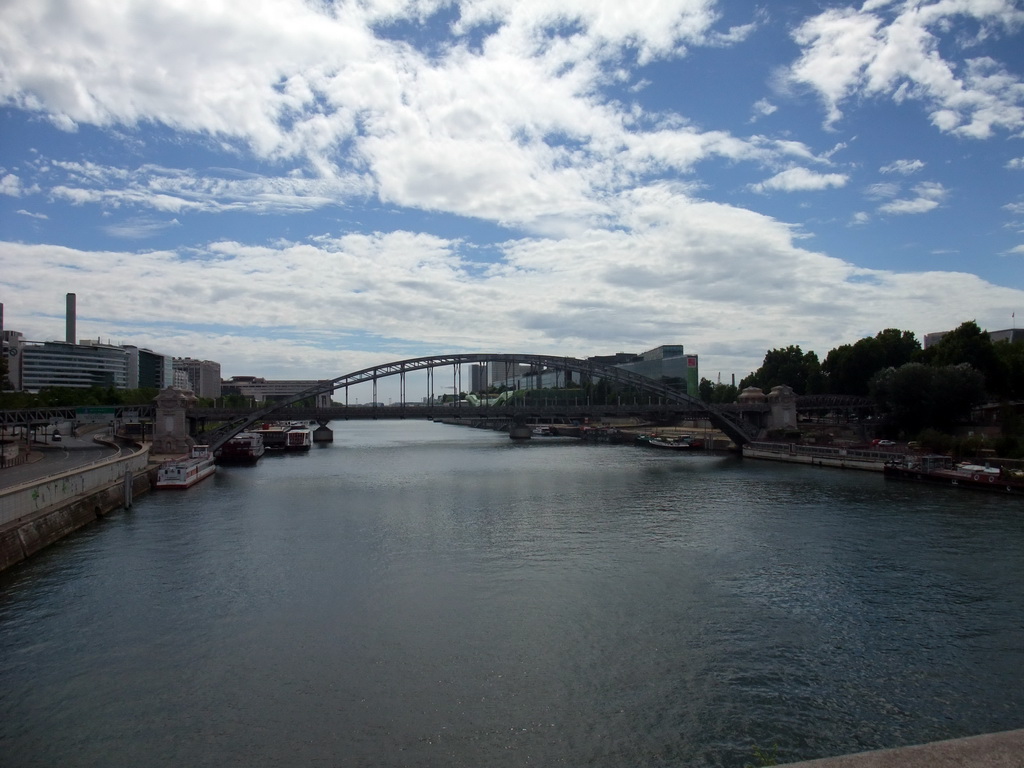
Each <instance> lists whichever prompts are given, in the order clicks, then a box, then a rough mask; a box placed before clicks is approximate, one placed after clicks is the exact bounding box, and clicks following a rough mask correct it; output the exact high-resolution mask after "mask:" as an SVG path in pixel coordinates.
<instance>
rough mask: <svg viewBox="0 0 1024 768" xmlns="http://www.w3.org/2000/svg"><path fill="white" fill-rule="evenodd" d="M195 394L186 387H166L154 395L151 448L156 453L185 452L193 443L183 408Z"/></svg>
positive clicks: (193, 400)
mask: <svg viewBox="0 0 1024 768" xmlns="http://www.w3.org/2000/svg"><path fill="white" fill-rule="evenodd" d="M195 401H196V396H195V395H193V394H192V393H191V392H190V391H188V390H186V389H175V388H174V387H168V388H167V389H164V390H161V391H160V394H159V395H157V396H156V416H155V418H154V419H153V448H152V451H153V453H155V454H158V455H178V454H187V453H188V452H189V449H190V448H191V447H192V446H193V445H195V442H196V441H195V440H193V439H192V438H191V437H189V434H188V420H187V419H186V418H185V410H186V409H187V408H188V407H189V406H190V405H192V404H193V403H195Z"/></svg>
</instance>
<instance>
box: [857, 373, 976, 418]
mask: <svg viewBox="0 0 1024 768" xmlns="http://www.w3.org/2000/svg"><path fill="white" fill-rule="evenodd" d="M870 391H871V396H872V397H873V398H874V400H875V402H876V403H877V404H878V407H879V409H880V410H881V411H882V412H883V413H885V414H887V415H888V416H889V419H890V421H891V423H892V425H893V427H894V428H895V429H896V431H897V432H899V433H901V434H904V435H917V434H918V433H919V432H921V431H922V430H924V429H925V428H934V429H939V430H945V431H952V429H953V427H954V426H955V425H956V424H957V423H959V422H961V421H964V420H966V419H967V418H969V417H970V413H971V409H972V408H973V407H974V406H976V405H978V404H980V403H982V402H984V400H985V380H984V377H983V376H982V375H981V374H980V373H979V372H978V371H976V370H974V368H972V367H971V366H969V365H966V364H961V365H947V366H943V367H941V368H937V367H934V366H928V365H924V364H923V363H907V364H906V365H901V366H900V367H899V368H892V367H890V368H883V369H882V370H881V371H879V372H878V373H876V374H875V376H874V377H873V378H872V379H871V385H870Z"/></svg>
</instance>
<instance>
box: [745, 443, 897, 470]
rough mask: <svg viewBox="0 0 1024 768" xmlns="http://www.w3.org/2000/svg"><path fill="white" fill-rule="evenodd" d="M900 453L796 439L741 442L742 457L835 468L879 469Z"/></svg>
mask: <svg viewBox="0 0 1024 768" xmlns="http://www.w3.org/2000/svg"><path fill="white" fill-rule="evenodd" d="M901 456H902V454H901V453H893V452H891V451H878V450H871V449H867V448H834V447H830V446H821V445H799V444H798V443H761V442H755V443H747V444H746V445H744V446H743V458H745V459H763V460H765V461H785V462H789V463H792V464H809V465H811V466H817V467H835V468H838V469H861V470H867V471H869V472H881V471H882V470H883V469H884V468H885V463H886V462H887V461H893V460H894V459H899V458H900V457H901Z"/></svg>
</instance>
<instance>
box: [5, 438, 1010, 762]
mask: <svg viewBox="0 0 1024 768" xmlns="http://www.w3.org/2000/svg"><path fill="white" fill-rule="evenodd" d="M334 426H335V428H336V433H335V437H336V442H335V443H334V444H333V445H330V446H325V447H317V448H315V449H314V450H313V451H312V452H310V453H309V454H307V455H303V456H288V455H285V456H267V457H265V458H264V459H263V460H261V462H260V464H259V465H258V466H256V467H253V468H248V467H239V468H221V470H220V471H218V474H217V475H216V476H215V477H214V478H212V479H211V480H208V481H205V482H204V483H203V484H201V485H199V486H196V487H194V488H192V489H190V490H189V491H187V492H185V493H169V492H168V493H153V494H150V495H148V496H145V497H143V498H142V499H140V500H139V501H138V503H137V505H136V506H135V508H134V509H133V510H131V511H129V512H125V513H119V514H116V515H113V516H111V517H110V518H108V519H106V520H104V521H103V522H101V523H100V524H98V525H95V526H92V527H90V528H88V529H86V530H85V531H83V532H81V533H79V534H77V535H75V536H73V537H71V538H69V539H67V540H65V541H64V542H61V543H59V544H57V545H55V546H54V547H53V548H51V549H50V550H49V551H47V552H45V553H43V554H41V555H40V556H38V557H36V558H35V559H33V560H32V561H31V562H29V563H27V564H24V565H23V566H21V567H17V568H15V569H13V570H12V571H10V572H8V573H6V574H4V575H2V576H0V644H2V647H3V649H4V658H5V663H4V664H3V665H0V743H2V745H3V748H2V754H3V760H2V762H3V764H4V765H5V766H12V767H13V768H17V767H20V766H53V765H61V766H85V765H103V766H138V765H147V766H171V765H174V766H181V765H188V766H206V765H209V766H227V765H239V766H242V765H244V766H262V765H266V766H278V765H303V766H348V765H353V766H437V765H444V766H483V765H486V766H502V765H507V766H521V765H526V764H534V765H544V766H546V765H568V766H579V765H591V766H623V765H631V766H633V765H636V766H662V765H664V766H680V765H722V766H740V765H743V764H744V763H746V762H752V760H753V748H754V747H755V746H760V747H763V748H768V747H770V746H771V745H772V744H778V746H779V756H780V758H781V759H784V760H787V761H789V760H795V759H801V758H811V757H818V756H824V755H829V754H838V753H842V752H849V751H854V750H862V749H870V748H875V747H888V746H897V745H900V744H908V743H916V742H922V741H928V740H932V739H937V738H947V737H954V736H962V735H969V734H973V733H981V732H987V731H994V730H1002V729H1007V728H1016V727H1021V726H1022V725H1024V694H1022V691H1024V658H1022V657H1024V643H1022V642H1021V634H1020V627H1021V626H1022V624H1024V622H1022V619H1024V578H1022V577H1024V572H1022V571H1024V568H1022V565H1021V562H1022V560H1021V557H1020V552H1021V551H1024V548H1022V544H1024V530H1022V523H1021V521H1022V519H1024V518H1022V515H1021V512H1022V509H1021V505H1020V502H1019V501H1016V500H1007V499H1003V498H1002V497H988V496H975V495H973V494H960V493H950V492H948V491H947V490H946V489H934V488H922V487H917V486H913V485H903V484H899V483H891V482H886V481H884V480H883V479H882V478H881V477H879V476H877V475H873V474H860V473H852V472H843V471H837V470H823V469H820V468H803V467H794V466H788V465H776V464H768V463H759V462H751V461H746V462H743V461H740V460H736V459H734V458H731V457H720V456H707V455H692V456H689V455H688V456H675V455H670V456H665V455H662V454H661V453H656V452H653V451H649V450H644V449H642V448H634V447H631V446H593V445H583V444H579V443H577V442H575V441H563V440H558V439H546V438H541V439H534V440H532V441H530V442H529V444H526V445H522V444H517V443H513V442H512V441H510V440H508V438H507V436H505V435H501V434H498V433H493V432H486V431H477V430H470V429H464V428H457V427H445V426H441V425H435V424H430V423H426V422H379V423H378V422H370V423H368V422H346V423H340V424H335V425H334Z"/></svg>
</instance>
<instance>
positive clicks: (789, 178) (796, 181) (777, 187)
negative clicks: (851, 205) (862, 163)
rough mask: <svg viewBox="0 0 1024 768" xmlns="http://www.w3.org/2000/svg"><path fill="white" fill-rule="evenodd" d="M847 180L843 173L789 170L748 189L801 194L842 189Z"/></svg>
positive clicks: (803, 169)
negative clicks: (831, 188)
mask: <svg viewBox="0 0 1024 768" xmlns="http://www.w3.org/2000/svg"><path fill="white" fill-rule="evenodd" d="M848 180H849V177H848V176H847V175H846V174H843V173H815V172H814V171H809V170H807V169H806V168H789V169H787V170H785V171H781V172H780V173H777V174H775V175H774V176H772V177H771V178H770V179H768V180H767V181H763V182H761V183H759V184H752V185H751V186H750V188H751V189H752V190H753V191H755V192H771V191H781V192H802V191H807V190H820V189H828V188H829V187H843V186H846V182H847V181H848Z"/></svg>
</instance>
